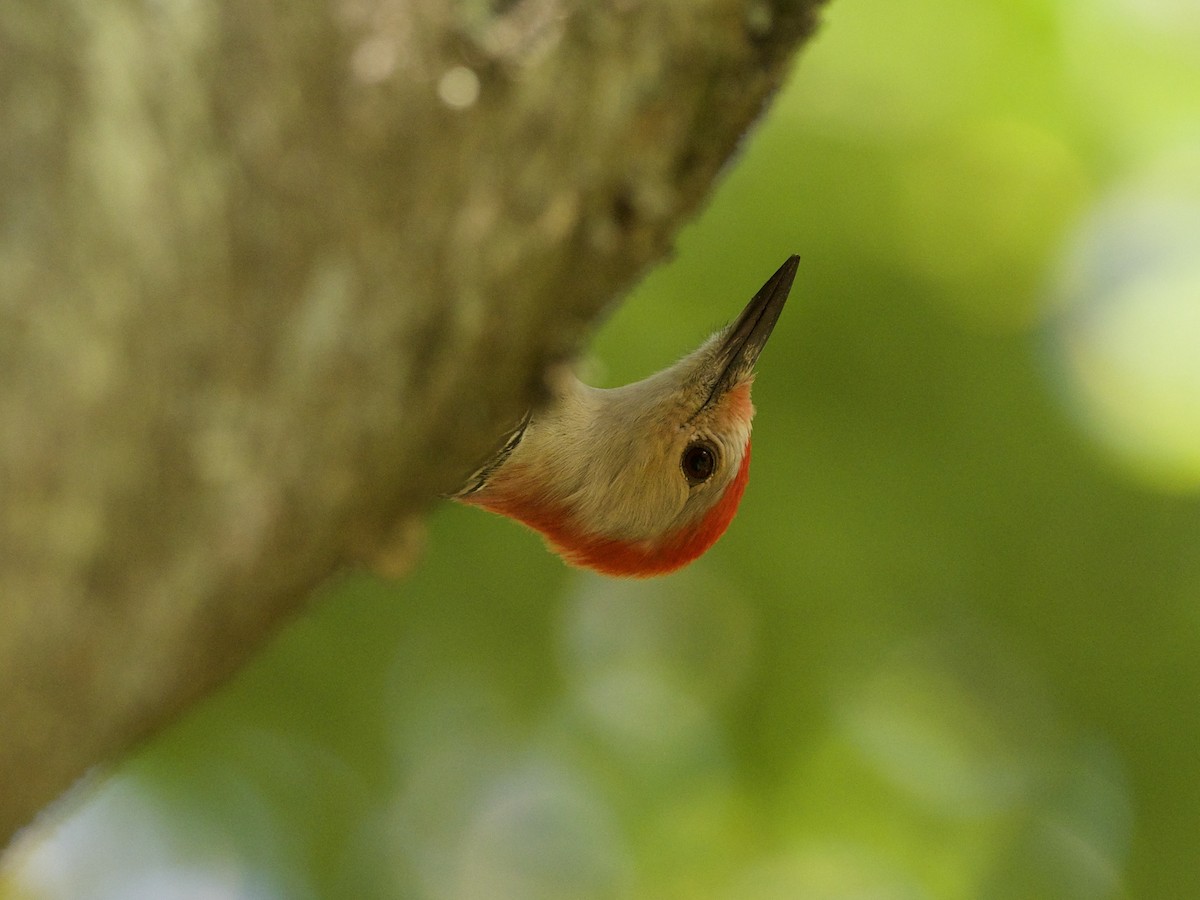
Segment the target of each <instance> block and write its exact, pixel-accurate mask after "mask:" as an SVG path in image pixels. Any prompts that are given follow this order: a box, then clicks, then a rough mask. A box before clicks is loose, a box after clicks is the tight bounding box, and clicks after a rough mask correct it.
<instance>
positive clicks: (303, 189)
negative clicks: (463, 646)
mask: <svg viewBox="0 0 1200 900" xmlns="http://www.w3.org/2000/svg"><path fill="white" fill-rule="evenodd" d="M817 5H818V4H817V0H695V2H690V3H686V4H683V3H670V2H659V3H652V2H642V0H610V2H607V3H584V4H576V3H571V2H568V0H516V2H493V3H490V4H489V3H468V2H457V3H445V2H438V0H296V2H292V3H287V4H254V3H245V2H243V0H214V2H211V3H160V4H131V3H126V2H121V0H20V2H18V3H17V4H15V6H12V7H11V8H6V10H5V12H4V14H3V16H0V223H2V224H3V231H2V232H0V491H2V495H0V496H2V499H0V723H2V724H0V729H2V730H0V845H2V844H3V843H4V841H5V840H6V839H7V838H8V837H9V836H10V835H11V834H12V833H13V831H14V830H15V829H16V828H18V827H19V826H20V825H21V824H23V823H25V822H27V821H28V820H29V818H30V817H31V816H32V815H33V814H34V813H35V812H36V810H38V809H39V808H40V807H42V806H43V805H45V804H46V803H48V802H49V801H50V800H52V799H53V798H54V797H55V796H56V795H57V794H59V793H60V792H61V791H63V790H64V789H65V788H66V787H68V786H69V785H70V784H71V782H72V781H73V780H74V779H76V778H77V777H79V775H80V774H81V773H83V772H84V771H85V770H87V769H88V768H89V767H91V766H93V765H95V764H97V763H100V762H103V761H105V760H108V759H111V758H112V757H113V756H114V755H115V754H117V753H120V752H122V751H124V750H127V749H128V748H129V747H130V746H131V745H133V744H134V743H135V742H136V741H138V740H139V739H141V738H142V737H144V736H145V735H147V734H149V733H150V732H151V731H153V730H154V729H156V728H159V727H161V726H162V725H163V724H164V723H165V722H167V721H169V720H170V719H171V718H172V717H173V716H174V715H175V714H177V713H178V712H179V711H180V710H182V709H183V708H185V707H186V706H187V705H188V704H189V703H191V702H192V701H194V700H195V699H196V698H198V697H199V696H201V695H203V694H204V693H205V692H206V691H208V690H209V689H211V688H212V687H213V686H214V685H216V684H218V683H219V682H221V681H222V680H223V679H225V678H226V677H227V676H228V675H229V674H230V673H231V672H232V671H233V670H234V669H235V668H236V667H237V666H238V665H239V664H240V663H241V662H242V661H243V660H244V659H245V658H246V656H247V655H248V654H249V653H251V652H252V651H253V650H254V648H255V647H257V646H258V645H260V644H261V643H262V641H263V640H264V639H265V638H266V637H267V636H269V634H270V633H271V632H272V631H273V630H274V629H275V628H276V627H277V626H278V625H279V624H280V622H281V620H282V619H284V618H285V617H286V616H288V615H291V614H293V613H294V612H295V611H296V610H297V609H299V608H300V607H301V606H302V605H303V603H304V601H305V598H306V596H307V594H308V592H309V590H310V589H311V588H312V586H313V585H314V584H316V583H317V582H318V581H320V580H321V579H322V578H323V577H325V576H327V575H328V574H329V573H330V572H331V571H332V570H333V569H334V568H335V567H337V566H338V565H339V564H340V563H342V562H344V561H345V560H347V559H350V558H352V557H355V556H356V555H359V554H361V553H363V552H374V551H378V550H380V549H382V548H383V547H384V546H385V545H386V544H387V542H388V538H387V536H388V535H389V534H390V533H392V532H394V529H393V527H392V525H393V524H394V523H395V522H397V521H402V522H403V521H406V520H408V519H409V518H411V517H414V516H419V515H420V514H421V512H422V511H423V510H424V509H425V508H426V506H427V505H428V504H429V503H430V502H431V501H432V500H433V499H434V498H435V497H436V496H437V495H438V493H439V492H441V491H444V490H447V489H451V488H453V487H455V486H456V482H457V480H458V479H460V478H461V477H462V476H463V474H464V473H465V472H467V471H469V470H470V469H471V468H472V466H473V464H475V463H477V462H478V461H479V459H480V458H482V457H483V456H484V455H485V454H486V452H487V451H488V449H489V448H490V447H491V446H492V445H493V443H494V442H495V441H496V439H497V436H498V435H500V434H501V433H502V432H503V431H504V429H505V427H506V426H508V425H510V424H511V423H512V422H514V421H515V420H516V419H517V418H518V417H519V415H520V413H521V412H522V411H523V409H525V408H526V407H527V405H528V404H529V403H530V402H531V401H534V400H536V397H537V394H538V392H539V385H540V384H541V382H542V376H543V373H544V371H545V369H546V367H547V366H548V365H551V364H553V363H555V362H556V361H559V360H563V359H566V358H569V357H570V356H571V355H572V354H573V353H574V352H575V350H576V348H577V346H578V345H579V342H580V341H581V340H582V338H583V336H584V335H586V332H587V328H588V324H589V323H590V322H591V321H592V320H593V319H594V318H595V316H596V315H597V313H598V311H599V310H601V309H602V308H603V307H604V306H605V305H606V304H608V303H610V302H612V298H614V297H615V296H617V295H619V293H620V292H621V291H623V290H624V289H626V288H627V287H628V286H629V284H630V283H631V282H632V280H633V279H634V278H635V277H636V276H637V275H638V274H640V273H641V272H642V271H643V270H644V269H645V268H646V267H647V266H648V265H649V264H650V263H652V262H654V261H655V260H658V259H660V258H661V257H662V256H663V255H664V253H665V252H666V250H667V248H668V243H669V240H670V236H671V234H672V233H673V232H674V231H675V230H676V228H677V227H678V226H679V225H680V224H681V223H682V222H683V221H684V220H685V219H686V218H687V217H688V216H689V215H690V214H691V213H692V212H693V211H694V210H695V209H696V207H697V205H698V204H699V203H700V201H701V200H702V199H703V198H704V196H705V194H706V193H707V191H708V190H709V188H710V186H711V184H712V182H713V180H714V178H715V176H716V175H717V173H718V171H719V169H720V167H721V166H722V165H723V164H724V163H725V161H726V160H727V159H728V157H729V156H730V154H731V153H732V152H733V151H734V149H735V148H736V146H737V142H738V140H739V138H740V136H741V135H742V133H743V132H744V131H745V130H746V128H747V127H748V126H749V125H750V123H751V122H752V120H753V119H754V118H755V116H756V115H757V114H758V113H759V111H760V109H761V108H762V106H763V104H764V102H765V101H766V99H767V98H768V97H769V96H770V94H771V93H772V91H773V90H774V89H775V88H776V87H777V86H778V85H779V83H780V81H781V79H782V77H783V75H784V73H785V69H786V63H787V59H788V56H789V54H790V52H791V51H792V50H793V48H794V47H795V46H796V45H797V44H798V43H799V42H800V40H801V39H802V38H803V37H804V36H806V35H807V34H809V33H810V31H811V30H812V28H813V25H814V17H815V8H816V6H817ZM401 531H403V529H401Z"/></svg>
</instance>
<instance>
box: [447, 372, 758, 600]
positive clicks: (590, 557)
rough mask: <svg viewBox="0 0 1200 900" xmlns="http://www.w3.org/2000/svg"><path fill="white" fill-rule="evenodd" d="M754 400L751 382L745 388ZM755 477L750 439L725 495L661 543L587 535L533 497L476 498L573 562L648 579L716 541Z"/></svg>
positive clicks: (690, 558) (684, 562) (681, 563)
mask: <svg viewBox="0 0 1200 900" xmlns="http://www.w3.org/2000/svg"><path fill="white" fill-rule="evenodd" d="M746 401H747V403H748V402H749V386H748V385H747V390H746ZM749 480H750V442H749V441H747V442H746V449H745V451H744V453H743V454H742V465H741V467H740V468H739V469H738V472H737V475H735V476H734V479H733V481H731V482H730V483H729V487H727V488H726V489H725V493H724V494H722V495H721V497H720V499H719V500H717V502H716V503H714V504H713V506H712V508H711V509H709V510H708V512H706V513H705V514H704V515H703V516H702V517H701V518H700V519H699V520H698V521H696V522H694V523H693V524H691V525H688V526H686V527H684V528H681V529H679V530H678V531H676V532H673V533H671V534H668V535H666V536H664V537H662V538H660V539H658V540H656V541H622V540H616V539H614V538H608V537H604V536H602V535H589V534H586V533H582V532H580V531H579V530H578V528H576V527H575V526H574V524H573V523H571V522H570V521H569V517H568V516H567V515H566V513H565V512H564V511H563V510H562V509H556V508H548V507H546V506H545V505H539V504H537V503H536V502H530V500H529V499H528V498H520V497H504V498H496V499H490V500H489V499H479V500H475V499H471V498H467V502H469V503H473V504H475V505H477V506H481V507H483V508H484V509H487V510H490V511H492V512H495V513H500V514H501V515H504V516H508V517H509V518H512V519H516V520H517V521H519V522H522V523H524V524H525V525H528V526H529V527H530V528H532V529H534V530H535V531H538V532H541V534H542V536H543V537H544V538H545V539H546V543H547V544H549V545H550V547H551V548H552V549H553V550H554V551H555V552H556V553H558V554H559V555H560V556H562V558H563V559H564V560H566V561H567V562H568V563H570V564H571V565H573V566H580V567H582V568H586V569H594V570H595V571H597V572H602V573H603V574H605V575H619V576H624V577H627V578H648V577H650V576H652V575H665V574H666V573H667V572H674V571H675V570H676V569H679V568H682V567H683V566H686V565H687V564H688V563H690V562H692V561H693V560H694V559H696V558H698V557H699V556H701V555H703V554H704V552H705V551H706V550H708V548H709V547H711V546H712V545H713V544H715V543H716V542H717V538H719V537H720V536H721V535H722V534H724V533H725V529H726V528H728V527H729V523H730V522H732V521H733V517H734V515H735V514H736V513H737V509H738V504H739V503H741V500H742V494H744V493H745V491H746V484H747V482H748V481H749Z"/></svg>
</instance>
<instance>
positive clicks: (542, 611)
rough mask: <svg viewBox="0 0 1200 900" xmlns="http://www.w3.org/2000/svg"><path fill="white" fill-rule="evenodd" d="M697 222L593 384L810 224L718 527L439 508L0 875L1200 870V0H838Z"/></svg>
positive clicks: (627, 366)
mask: <svg viewBox="0 0 1200 900" xmlns="http://www.w3.org/2000/svg"><path fill="white" fill-rule="evenodd" d="M678 246H679V252H678V256H677V258H676V260H675V261H674V262H673V263H672V264H671V265H669V266H667V267H664V268H663V269H661V270H659V271H657V272H655V273H653V274H652V275H651V276H650V277H649V278H648V279H647V280H646V281H645V282H644V284H642V285H641V287H639V289H638V290H637V291H636V292H635V293H634V295H633V296H631V297H630V298H629V299H628V300H627V301H626V303H625V304H624V306H623V307H622V308H621V309H620V311H619V312H618V313H617V314H616V315H615V316H614V317H613V319H612V320H611V321H610V322H608V323H607V324H606V326H605V327H604V329H603V330H602V331H601V332H600V334H599V335H598V338H597V340H596V341H595V344H594V348H593V349H594V355H593V356H592V357H591V358H589V359H588V360H585V361H584V363H583V370H584V372H585V373H586V374H587V375H588V376H589V377H590V378H591V379H592V380H593V382H594V383H601V384H606V385H615V384H620V383H623V382H626V381H630V380H633V379H636V378H640V377H642V376H644V375H646V374H649V373H650V372H652V371H654V370H656V369H658V368H661V367H662V366H664V365H666V364H667V363H668V362H670V361H672V360H673V359H675V358H676V357H677V356H679V355H680V354H682V353H683V352H685V351H687V350H689V349H691V348H692V347H693V346H694V345H695V344H697V343H698V342H699V341H700V340H701V339H702V338H703V337H705V336H706V335H707V334H708V333H709V332H710V331H711V330H713V329H715V328H716V327H718V326H720V325H721V324H723V323H724V322H725V321H727V320H728V319H729V318H730V317H732V316H733V315H734V314H735V313H736V312H737V311H738V310H739V309H740V308H741V306H742V304H743V303H744V302H745V301H746V300H747V299H748V298H749V297H750V295H751V294H752V293H753V292H754V290H755V289H757V287H758V286H759V285H760V284H761V283H762V282H763V280H764V279H765V278H766V277H767V276H768V275H769V274H770V273H771V272H772V271H773V270H774V269H775V267H776V266H777V265H778V264H779V263H780V262H781V261H782V260H783V259H784V257H785V256H786V255H787V254H788V253H790V252H793V251H795V252H799V253H800V254H801V255H802V257H803V261H802V263H801V269H800V274H799V276H798V278H797V282H796V287H795V289H794V290H793V293H792V301H791V303H790V304H789V308H788V309H787V310H786V311H785V313H784V316H783V318H782V319H781V321H780V324H779V327H778V328H777V329H776V332H775V335H774V337H773V339H772V341H771V343H770V345H769V346H768V347H767V350H766V352H765V353H764V355H763V358H762V361H761V363H760V374H759V378H758V381H757V383H756V388H755V399H756V403H757V406H758V410H759V412H758V418H757V424H756V429H755V451H754V453H755V455H754V467H753V478H752V479H751V482H750V487H749V490H748V492H747V495H746V498H745V500H744V502H743V505H742V509H741V512H740V514H739V516H738V518H737V520H736V521H735V522H734V524H733V526H732V527H731V529H730V531H729V533H728V534H727V535H726V536H725V538H724V539H723V540H722V541H721V542H720V543H719V544H718V545H717V546H716V548H714V550H713V551H712V552H710V553H709V554H708V555H707V556H706V557H705V558H703V559H702V560H700V561H699V562H698V563H697V564H695V565H694V566H692V567H691V568H690V569H687V570H685V571H684V572H682V573H680V574H678V575H675V576H671V577H668V578H664V579H660V580H655V581H649V582H619V581H610V580H604V579H600V578H596V577H592V576H590V575H587V574H582V573H578V572H575V571H572V570H568V569H566V568H564V567H563V566H562V564H561V563H560V562H559V561H558V560H557V559H556V558H555V557H553V556H551V555H549V554H548V553H547V552H546V551H545V550H543V548H542V547H541V544H540V541H539V540H538V539H537V538H536V537H535V536H534V535H532V534H531V533H529V532H526V531H524V530H522V529H521V528H520V527H518V526H516V525H514V524H512V523H509V522H507V521H504V520H502V519H499V518H495V517H492V516H489V515H486V514H484V513H481V512H479V511H476V510H471V509H466V508H459V507H454V506H451V505H445V506H444V508H441V509H439V510H438V511H437V513H436V514H435V516H434V517H433V520H432V522H431V524H430V530H429V535H428V549H427V553H426V556H425V559H424V560H423V563H422V565H421V566H420V568H419V569H418V570H417V571H416V572H415V574H414V575H413V577H411V578H410V579H409V580H407V581H405V582H403V583H390V582H385V581H382V580H378V579H373V578H371V577H368V576H364V575H350V576H346V577H344V578H342V579H340V580H339V581H338V582H337V583H336V584H333V585H330V586H329V587H328V588H327V589H326V590H324V591H322V592H321V593H322V596H321V597H320V598H319V600H318V602H317V603H315V604H314V608H313V610H312V612H311V614H309V615H308V616H306V617H305V618H304V619H303V620H302V621H299V622H297V623H295V624H294V626H292V627H291V628H290V629H288V631H287V632H286V633H285V634H284V635H283V636H282V637H281V639H280V640H278V641H277V642H276V643H275V644H274V645H273V646H272V647H271V648H270V650H269V651H268V652H266V653H265V654H263V655H262V656H261V658H259V659H258V660H257V662H256V663H255V664H254V665H253V666H252V667H251V668H250V670H249V671H246V672H245V673H244V674H243V675H242V677H240V678H239V679H238V680H237V681H236V683H234V684H232V685H231V686H230V687H229V689H228V690H226V691H225V692H224V693H223V694H221V695H220V696H218V697H216V698H214V699H213V700H212V701H211V702H208V703H207V704H205V705H204V707H203V708H201V709H200V710H198V711H197V712H196V713H195V714H193V715H191V716H190V717H189V718H188V719H187V720H186V721H184V722H182V723H181V724H180V725H179V726H178V727H176V728H174V729H173V730H172V731H171V732H170V733H168V734H166V735H164V736H162V737H161V738H160V739H159V740H157V741H155V742H154V744H153V745H152V746H150V747H148V748H146V751H145V752H144V753H143V754H141V755H140V757H138V758H136V759H134V760H132V761H131V762H129V763H128V764H126V765H124V766H122V767H121V769H120V770H119V772H118V773H117V774H116V776H115V777H113V778H111V779H108V780H106V781H105V782H103V783H102V784H100V785H99V786H98V787H96V788H94V789H92V790H91V791H89V792H85V793H84V796H83V797H81V798H80V799H79V800H78V801H76V803H75V804H73V805H69V809H73V811H72V812H69V814H65V816H64V818H63V820H62V823H61V824H60V825H59V826H58V827H57V828H55V829H48V830H47V837H46V838H45V839H44V840H42V841H40V842H37V843H35V844H33V845H31V846H29V847H27V848H25V849H24V850H23V852H22V853H21V854H20V855H19V856H18V857H17V858H16V859H15V860H13V865H12V867H11V869H10V872H9V873H8V875H7V877H6V879H5V880H4V881H3V882H0V896H4V897H6V898H11V897H21V898H58V897H63V898H68V897H70V898H73V897H104V898H108V897H112V898H131V897H147V898H151V897H152V898H193V897H204V898H242V897H254V898H259V897H262V898H273V897H280V898H325V897H363V898H372V897H378V898H385V897H400V898H419V900H424V898H429V900H476V898H478V900H485V898H486V900H509V898H512V900H541V898H545V900H563V898H566V900H584V898H631V900H632V898H637V900H640V898H666V900H671V898H679V900H690V898H713V900H777V898H821V900H824V898H829V900H837V898H872V900H884V898H898V900H899V898H903V900H909V898H912V900H918V898H931V900H957V898H1003V900H1008V898H1109V897H1112V898H1127V897H1128V898H1135V897H1136V898H1186V897H1200V4H1197V3H1196V2H1195V0H1058V2H1055V0H971V2H967V0H918V2H913V3H904V4H900V3H896V2H893V0H832V3H831V5H830V6H829V7H828V10H827V15H826V24H825V27H824V29H823V30H822V32H821V33H820V35H819V37H818V38H817V39H816V41H815V43H814V44H813V45H811V47H810V48H809V50H808V51H807V53H806V54H805V55H804V56H803V57H802V59H801V61H800V64H799V65H798V67H797V68H796V70H795V73H794V78H793V81H792V84H791V85H790V86H789V87H788V88H787V90H786V91H785V92H784V93H783V94H782V95H781V96H780V97H779V98H778V102H777V103H776V104H775V105H774V107H773V108H772V110H771V112H770V114H769V116H768V118H767V120H766V122H765V123H764V124H763V126H762V127H761V128H760V129H759V131H758V132H757V133H756V134H755V135H754V136H753V137H752V139H750V140H749V141H748V142H747V144H746V147H745V151H744V154H743V156H742V158H741V159H740V160H739V161H738V162H737V164H736V165H735V166H734V167H733V168H732V169H731V170H730V172H729V173H728V175H727V176H726V178H725V180H724V182H723V184H722V186H721V188H720V189H719V191H718V192H717V194H716V196H715V198H714V200H713V202H712V204H711V206H710V207H709V208H708V210H707V211H706V212H705V214H704V215H703V217H702V218H701V219H700V220H699V221H698V222H697V223H696V224H695V225H694V226H693V227H691V228H689V229H688V230H687V231H686V232H685V233H684V234H683V235H682V237H681V239H680V241H679V245H678Z"/></svg>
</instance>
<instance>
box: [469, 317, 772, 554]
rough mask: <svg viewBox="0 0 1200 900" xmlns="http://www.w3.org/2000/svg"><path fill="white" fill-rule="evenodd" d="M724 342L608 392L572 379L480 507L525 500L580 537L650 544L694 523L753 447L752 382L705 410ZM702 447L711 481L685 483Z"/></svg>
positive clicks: (492, 484) (491, 482) (710, 344)
mask: <svg viewBox="0 0 1200 900" xmlns="http://www.w3.org/2000/svg"><path fill="white" fill-rule="evenodd" d="M720 340H721V335H716V336H714V337H713V338H712V339H710V340H709V341H708V342H706V343H705V344H704V346H702V347H701V348H700V349H699V350H697V351H696V352H695V353H692V354H691V355H689V356H688V357H685V358H684V359H682V360H680V361H679V362H678V363H676V364H675V365H674V366H672V367H671V368H669V369H666V370H665V371H663V372H659V373H658V374H656V375H653V376H651V377H650V378H647V379H645V380H643V381H639V382H636V383H634V384H630V385H626V386H625V387H620V388H613V389H609V390H603V389H599V388H593V387H589V386H587V385H585V384H583V383H582V382H579V381H577V380H574V379H571V380H570V381H567V382H566V383H564V384H563V385H562V387H561V393H560V395H559V396H557V397H555V398H554V400H553V402H552V403H551V405H550V406H549V407H548V408H547V409H546V410H544V411H543V412H542V413H541V414H540V415H537V416H535V417H534V418H533V420H532V421H531V422H530V423H529V425H528V426H527V427H526V430H525V434H524V437H523V439H522V440H521V442H520V444H518V445H517V447H516V448H515V449H514V450H513V451H512V453H511V454H510V455H509V457H508V459H507V460H506V461H505V463H504V465H503V466H502V467H500V468H499V469H498V470H497V471H496V472H495V473H493V475H492V477H491V478H490V479H489V481H488V484H487V485H486V486H485V487H484V488H483V489H482V490H481V491H479V492H478V494H477V497H475V498H473V499H476V500H478V501H484V502H486V501H487V500H488V499H489V495H497V494H508V495H515V496H520V497H523V498H527V499H528V500H529V501H531V502H532V503H534V504H536V505H538V506H544V507H546V508H554V509H558V510H562V511H563V512H564V513H566V514H567V515H569V517H570V519H571V522H570V524H571V525H572V526H574V527H575V528H577V529H578V530H580V531H582V532H585V533H588V534H593V535H603V536H605V537H609V538H612V539H615V540H621V541H630V542H636V541H648V540H652V539H655V538H657V537H660V536H662V535H665V534H671V533H674V532H676V531H677V530H679V529H680V528H683V527H685V526H687V525H691V524H693V523H694V522H695V521H696V520H697V519H699V518H700V517H701V516H703V514H704V513H705V512H706V511H707V510H708V509H709V508H711V507H712V505H713V503H715V502H716V500H717V499H718V498H720V496H721V495H722V494H723V493H724V492H725V489H726V488H727V487H728V486H729V484H730V482H731V481H732V480H733V478H734V476H735V475H736V474H737V472H738V469H739V468H740V467H741V463H742V457H743V454H744V453H745V452H746V449H747V444H748V442H749V440H750V421H751V418H752V417H753V414H754V408H753V406H751V404H750V397H749V387H750V376H749V374H747V376H746V378H745V379H744V380H742V381H741V382H739V383H738V384H737V385H735V386H734V387H733V388H731V389H730V390H728V391H726V392H725V393H724V394H722V395H721V396H720V397H718V398H714V399H713V401H712V402H709V403H707V404H706V400H707V399H708V395H709V392H710V391H711V390H712V385H713V383H714V382H715V379H716V372H717V371H719V369H717V368H716V367H715V366H714V361H713V357H714V355H715V350H716V348H717V347H718V346H719V344H720ZM696 443H702V444H704V445H705V446H706V447H707V448H709V449H710V450H711V452H712V457H713V461H714V466H713V470H712V474H711V475H710V476H709V477H708V478H707V479H706V480H703V481H696V480H694V479H689V477H688V475H687V473H685V471H684V468H683V463H682V460H683V455H684V452H685V450H687V449H688V448H689V447H690V446H691V445H693V444H696Z"/></svg>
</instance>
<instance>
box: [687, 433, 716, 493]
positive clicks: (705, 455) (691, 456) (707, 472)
mask: <svg viewBox="0 0 1200 900" xmlns="http://www.w3.org/2000/svg"><path fill="white" fill-rule="evenodd" d="M679 466H680V468H682V469H683V474H684V477H685V478H687V480H688V483H689V484H693V485H695V484H703V483H704V482H706V481H708V479H710V478H712V474H713V472H715V471H716V468H717V451H716V449H715V448H714V447H713V446H712V445H711V444H707V443H699V442H698V443H695V444H688V445H687V449H685V450H684V451H683V456H682V457H680V459H679Z"/></svg>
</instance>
